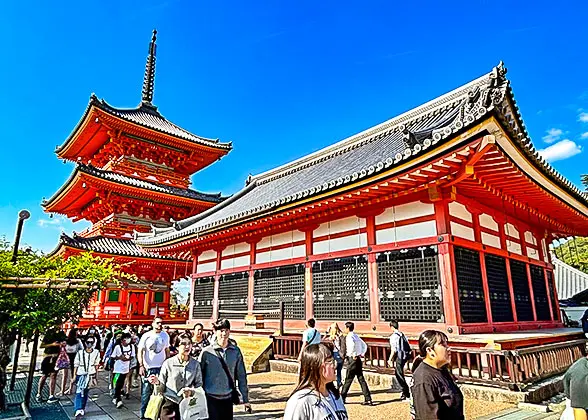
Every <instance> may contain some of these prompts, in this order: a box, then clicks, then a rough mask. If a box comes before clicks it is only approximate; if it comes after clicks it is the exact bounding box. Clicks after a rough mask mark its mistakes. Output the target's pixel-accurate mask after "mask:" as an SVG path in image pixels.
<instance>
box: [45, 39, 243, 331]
mask: <svg viewBox="0 0 588 420" xmlns="http://www.w3.org/2000/svg"><path fill="white" fill-rule="evenodd" d="M156 34H157V32H156V31H153V37H152V40H151V43H150V45H149V54H148V57H147V64H146V68H145V76H144V81H143V90H142V98H141V103H140V105H139V106H138V107H136V108H132V109H121V108H115V107H113V106H111V105H109V104H108V103H106V102H105V101H104V100H99V99H98V98H97V97H96V96H95V95H94V94H92V95H91V97H90V102H89V104H88V106H87V108H86V111H85V113H84V115H83V116H82V118H81V119H80V121H79V123H78V124H77V126H76V127H75V128H74V130H73V132H72V133H71V134H70V136H69V137H68V138H67V139H66V140H65V142H64V143H63V144H62V145H61V146H59V147H58V148H57V149H56V153H57V156H58V157H59V158H61V159H64V160H67V161H71V162H74V163H75V165H76V166H75V169H74V171H73V173H72V174H71V176H70V177H69V179H68V180H67V181H66V182H65V184H64V185H63V186H62V187H61V188H60V189H59V191H57V192H56V193H55V194H54V195H53V197H51V198H50V199H49V200H45V201H44V202H43V207H44V209H45V211H46V212H49V213H58V214H62V215H65V216H67V217H69V218H71V219H72V220H73V221H77V220H82V219H84V220H88V221H90V222H91V223H92V225H91V227H89V228H88V229H86V230H85V231H84V232H82V233H80V234H76V233H75V232H74V234H73V235H72V236H69V235H66V234H65V233H63V234H62V235H61V237H60V240H59V243H58V245H57V247H56V249H55V250H54V251H53V252H52V254H53V255H60V256H62V257H63V258H67V257H69V256H70V255H75V254H78V253H81V252H87V251H91V252H93V253H94V254H95V255H98V256H102V257H113V258H114V259H115V260H116V261H117V262H119V263H121V264H124V266H125V270H126V271H128V272H129V273H133V274H135V275H136V276H137V278H138V280H137V282H136V283H125V284H123V285H122V287H120V286H118V285H116V284H114V283H113V284H111V285H109V287H108V288H107V289H105V290H102V291H101V292H100V294H99V296H97V298H96V300H95V301H94V302H93V303H92V305H91V307H90V310H89V312H88V313H87V314H86V315H85V317H84V318H83V319H82V320H81V324H90V323H91V324H110V323H114V322H124V323H127V324H128V323H141V322H145V321H146V320H147V319H149V318H152V317H153V316H154V315H156V314H158V315H161V316H163V317H164V319H167V320H171V319H169V316H170V313H169V304H170V289H171V283H172V281H174V280H177V279H179V278H182V277H186V275H188V274H190V272H191V265H192V262H191V261H192V257H191V255H190V254H189V252H188V253H186V252H184V253H172V254H166V255H160V254H159V253H157V252H151V251H149V250H143V249H142V248H141V247H139V246H137V245H136V244H135V243H134V242H133V234H134V232H149V231H157V230H158V229H162V228H168V227H170V226H173V225H174V223H176V222H175V220H180V219H185V218H187V217H190V216H194V215H197V214H199V213H201V212H202V211H204V210H207V209H209V208H211V207H212V206H214V205H216V204H218V203H220V202H221V201H222V200H223V197H221V195H220V194H206V193H202V192H198V191H195V190H193V189H190V188H189V186H190V183H191V182H190V176H191V175H193V174H194V173H195V172H197V171H199V170H200V169H202V168H205V167H206V166H208V165H210V164H211V163H212V162H215V161H216V160H218V159H220V158H221V157H223V156H224V155H226V154H227V153H228V152H229V151H230V150H231V148H232V145H231V143H221V142H219V141H218V140H213V139H208V138H204V137H201V136H197V135H195V134H192V133H190V132H188V131H186V130H184V129H182V128H181V127H178V126H177V125H175V124H173V123H172V122H170V121H169V120H167V119H166V118H165V117H163V116H162V115H161V113H160V112H159V111H158V109H157V107H156V106H155V105H153V91H154V79H155V55H156V43H155V41H156ZM175 320H177V321H182V322H183V321H184V319H181V318H175Z"/></svg>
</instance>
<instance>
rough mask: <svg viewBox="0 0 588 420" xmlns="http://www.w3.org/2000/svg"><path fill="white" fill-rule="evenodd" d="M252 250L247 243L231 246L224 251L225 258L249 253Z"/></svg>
mask: <svg viewBox="0 0 588 420" xmlns="http://www.w3.org/2000/svg"><path fill="white" fill-rule="evenodd" d="M250 248H251V246H250V245H249V244H248V243H247V242H240V243H238V244H234V245H229V246H227V247H226V248H225V249H224V250H223V257H228V256H229V255H235V254H241V253H243V252H249V250H250Z"/></svg>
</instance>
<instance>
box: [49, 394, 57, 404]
mask: <svg viewBox="0 0 588 420" xmlns="http://www.w3.org/2000/svg"><path fill="white" fill-rule="evenodd" d="M47 402H48V403H49V404H55V403H56V402H59V398H55V396H54V395H51V396H49V399H48V400H47Z"/></svg>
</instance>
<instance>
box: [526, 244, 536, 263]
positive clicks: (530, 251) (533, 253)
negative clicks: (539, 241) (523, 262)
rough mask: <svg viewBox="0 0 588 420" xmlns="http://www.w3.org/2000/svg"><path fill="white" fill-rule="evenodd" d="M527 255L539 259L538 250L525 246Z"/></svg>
mask: <svg viewBox="0 0 588 420" xmlns="http://www.w3.org/2000/svg"><path fill="white" fill-rule="evenodd" d="M527 256H529V257H531V258H533V259H535V260H538V259H539V251H537V250H536V249H534V248H529V247H527Z"/></svg>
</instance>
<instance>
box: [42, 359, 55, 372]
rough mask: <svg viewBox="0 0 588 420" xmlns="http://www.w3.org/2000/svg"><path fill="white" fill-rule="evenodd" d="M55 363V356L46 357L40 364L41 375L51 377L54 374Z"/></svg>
mask: <svg viewBox="0 0 588 420" xmlns="http://www.w3.org/2000/svg"><path fill="white" fill-rule="evenodd" d="M56 361H57V356H47V357H45V358H44V359H43V361H42V362H41V373H42V374H43V375H45V376H49V375H52V374H54V373H56V371H55V362H56Z"/></svg>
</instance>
